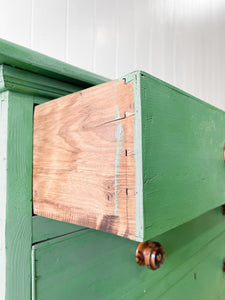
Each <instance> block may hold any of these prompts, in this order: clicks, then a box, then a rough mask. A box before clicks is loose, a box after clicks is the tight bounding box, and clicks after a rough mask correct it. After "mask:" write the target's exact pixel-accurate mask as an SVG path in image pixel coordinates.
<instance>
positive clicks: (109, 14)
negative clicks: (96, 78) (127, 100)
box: [93, 0, 122, 77]
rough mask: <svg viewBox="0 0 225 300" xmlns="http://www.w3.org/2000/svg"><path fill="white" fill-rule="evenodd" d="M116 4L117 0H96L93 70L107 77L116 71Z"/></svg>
mask: <svg viewBox="0 0 225 300" xmlns="http://www.w3.org/2000/svg"><path fill="white" fill-rule="evenodd" d="M121 2H122V1H121ZM116 4H117V1H116V0H115V1H109V0H95V10H94V51H93V60H94V65H93V71H94V72H96V73H99V74H100V75H104V76H106V77H114V76H115V72H116V21H117V14H118V11H117V5H116Z"/></svg>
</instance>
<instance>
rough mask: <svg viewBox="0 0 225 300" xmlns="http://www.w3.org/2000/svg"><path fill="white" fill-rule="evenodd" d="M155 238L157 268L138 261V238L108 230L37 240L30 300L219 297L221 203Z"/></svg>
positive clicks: (224, 225) (223, 230) (224, 231)
mask: <svg viewBox="0 0 225 300" xmlns="http://www.w3.org/2000/svg"><path fill="white" fill-rule="evenodd" d="M155 240H156V241H159V242H161V243H162V244H163V246H164V248H165V251H166V260H165V262H164V265H163V266H162V268H161V269H159V270H157V271H151V270H149V269H147V268H146V267H140V266H138V265H137V264H136V262H135V250H136V246H137V243H136V242H134V241H130V240H127V239H124V238H121V237H118V236H114V235H111V234H108V233H103V232H99V231H94V230H85V231H83V232H82V231H81V232H77V233H73V234H69V235H67V236H65V237H62V238H56V239H53V240H51V241H47V242H43V243H39V244H37V245H35V246H33V250H32V252H33V278H34V279H35V280H34V282H33V284H34V295H33V300H34V299H35V300H46V299H48V300H53V299H54V300H58V299H64V300H71V299H73V300H75V299H79V300H81V299H151V300H153V299H167V300H169V299H177V300H180V299H182V300H189V299H193V300H203V299H204V300H206V299H207V300H215V299H223V298H222V295H224V293H225V285H224V280H225V275H224V273H223V272H222V263H223V259H224V256H225V243H224V240H225V218H224V216H223V215H222V214H221V208H217V209H214V210H212V211H210V212H207V213H206V214H204V215H202V216H201V217H199V218H196V219H195V220H192V221H190V222H188V223H186V224H184V225H182V226H179V227H177V228H175V229H173V230H171V231H169V232H167V233H164V234H163V235H160V236H158V237H156V238H155ZM206 296H207V298H206Z"/></svg>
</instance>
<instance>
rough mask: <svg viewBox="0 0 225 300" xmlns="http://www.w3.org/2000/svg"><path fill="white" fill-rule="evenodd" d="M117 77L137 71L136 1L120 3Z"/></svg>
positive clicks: (118, 12)
mask: <svg viewBox="0 0 225 300" xmlns="http://www.w3.org/2000/svg"><path fill="white" fill-rule="evenodd" d="M116 31H117V45H116V46H117V61H116V77H120V76H123V75H125V74H126V73H129V72H132V71H134V70H135V24H134V1H133V0H123V1H118V9H117V27H116Z"/></svg>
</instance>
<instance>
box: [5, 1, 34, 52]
mask: <svg viewBox="0 0 225 300" xmlns="http://www.w3.org/2000/svg"><path fill="white" fill-rule="evenodd" d="M31 5H32V2H31V0H0V7H1V18H0V37H1V38H4V39H7V40H9V41H13V42H15V43H17V44H20V45H23V46H26V47H30V46H31V44H30V41H31Z"/></svg>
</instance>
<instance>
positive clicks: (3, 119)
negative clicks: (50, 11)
mask: <svg viewBox="0 0 225 300" xmlns="http://www.w3.org/2000/svg"><path fill="white" fill-rule="evenodd" d="M0 63H1V69H0V92H1V94H0V141H1V144H0V175H1V176H0V235H1V240H0V242H1V245H0V265H1V270H0V293H1V295H0V299H2V300H3V299H4V300H14V299H15V300H28V299H32V300H53V299H54V300H57V299H64V300H75V299H79V300H80V299H151V300H154V299H165V300H169V299H177V300H186V299H196V300H201V299H204V300H214V299H217V300H222V299H225V273H224V272H223V260H224V257H225V217H224V216H223V214H222V212H221V205H219V203H218V201H216V203H215V205H213V204H212V206H211V207H210V209H209V210H208V211H206V210H204V209H203V210H202V213H204V214H201V213H196V216H197V215H199V216H198V217H196V218H194V219H192V220H191V221H189V222H186V221H187V220H186V219H185V220H184V221H183V222H182V220H179V222H178V223H179V224H181V225H179V226H177V227H175V226H172V227H175V228H173V229H170V230H167V231H165V232H163V233H162V234H160V235H158V236H155V237H154V240H156V241H158V242H160V243H161V244H162V245H163V246H164V248H165V252H166V259H165V262H164V265H163V267H162V268H160V269H159V270H157V271H151V270H149V269H147V268H146V267H140V266H138V265H137V264H136V262H135V250H136V247H137V244H138V243H137V242H135V241H131V240H128V239H126V238H123V237H119V236H116V235H112V234H110V233H105V232H101V231H96V230H93V229H88V228H84V227H80V226H77V225H73V224H68V223H63V222H59V221H56V220H51V219H47V218H44V217H39V216H35V215H33V213H32V144H33V111H34V106H35V105H39V104H41V103H44V102H46V101H48V100H51V99H55V98H58V97H61V96H64V95H67V94H70V93H73V92H76V91H79V90H83V89H85V88H88V87H91V86H94V85H97V84H100V83H103V82H106V81H108V80H107V79H105V78H102V77H100V76H97V75H94V74H91V73H88V72H85V71H82V70H80V69H77V68H75V67H72V66H70V65H67V64H65V63H62V62H59V61H57V60H54V59H52V58H49V57H46V56H44V55H40V54H38V53H36V52H33V51H31V50H28V49H25V48H22V47H19V46H16V45H14V44H11V43H8V42H6V41H3V40H1V41H0ZM224 140H225V138H224ZM203 146H204V145H203ZM218 159H219V160H220V161H221V163H223V155H221V157H220V158H218ZM222 167H223V166H222ZM223 200H224V201H223ZM223 202H225V199H221V204H222V203H223ZM193 203H194V201H193ZM193 203H192V206H191V208H190V207H188V208H187V211H190V212H191V210H193V216H194V215H195V213H194V211H195V206H194V205H193ZM208 203H209V202H208ZM211 203H213V199H212V201H211ZM206 206H207V203H206ZM156 208H157V206H156V207H154V208H153V210H154V209H156ZM183 209H184V208H183ZM174 210H175V212H176V207H174ZM164 214H165V212H164ZM177 214H179V210H177ZM159 216H160V214H159ZM170 222H173V220H170ZM184 222H186V223H184ZM183 223H184V224H183ZM170 227H171V226H170Z"/></svg>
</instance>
